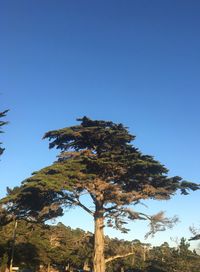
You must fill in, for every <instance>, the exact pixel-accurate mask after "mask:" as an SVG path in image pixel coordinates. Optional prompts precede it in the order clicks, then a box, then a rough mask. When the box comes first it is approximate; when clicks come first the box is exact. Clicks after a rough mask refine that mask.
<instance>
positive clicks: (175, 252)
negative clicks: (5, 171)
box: [0, 220, 200, 272]
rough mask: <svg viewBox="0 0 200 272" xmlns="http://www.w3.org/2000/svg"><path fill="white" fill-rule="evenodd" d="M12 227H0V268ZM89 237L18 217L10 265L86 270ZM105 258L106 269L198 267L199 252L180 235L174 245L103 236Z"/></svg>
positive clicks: (193, 271)
mask: <svg viewBox="0 0 200 272" xmlns="http://www.w3.org/2000/svg"><path fill="white" fill-rule="evenodd" d="M13 227H14V223H13V222H11V223H10V224H8V225H6V226H4V227H1V229H0V260H1V271H2V272H4V271H5V265H6V263H8V262H9V259H10V255H11V247H12V235H13ZM93 239H94V238H93V234H92V233H90V232H85V231H83V230H81V229H71V228H70V227H66V226H65V225H63V224H62V223H58V224H57V225H54V226H50V225H45V224H32V223H28V222H26V221H23V220H21V221H19V222H18V229H17V234H16V241H15V254H14V266H19V267H20V268H23V267H24V268H30V269H32V270H33V271H37V270H39V267H40V266H41V265H42V266H43V270H46V271H47V270H48V268H52V267H54V268H55V269H58V270H64V269H65V268H66V267H68V270H69V271H77V270H79V269H80V270H81V269H84V270H89V269H90V268H91V267H92V256H93V243H94V241H93ZM130 253H131V254H130ZM115 256H116V258H114V257H115ZM118 256H120V257H119V258H118ZM105 258H106V259H107V260H110V261H109V262H108V264H107V271H108V272H113V271H120V272H121V271H130V272H131V271H133V272H136V271H138V272H139V271H143V272H150V271H151V272H162V271H163V272H164V271H166V272H167V271H168V272H173V271H178V272H189V271H190V272H199V271H200V256H199V255H197V253H196V252H195V251H191V250H190V249H189V243H188V242H187V241H186V239H184V238H182V239H181V241H180V242H179V244H178V245H177V246H176V247H170V246H169V245H168V243H164V244H162V245H161V246H156V247H151V245H150V244H145V243H141V242H140V241H139V240H134V241H125V240H119V239H117V238H114V239H111V238H109V237H107V236H106V237H105ZM49 271H50V269H49Z"/></svg>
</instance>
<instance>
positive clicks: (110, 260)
mask: <svg viewBox="0 0 200 272" xmlns="http://www.w3.org/2000/svg"><path fill="white" fill-rule="evenodd" d="M134 253H135V252H129V253H126V254H122V255H115V256H112V257H109V258H108V259H106V260H105V263H108V262H112V261H113V260H115V259H119V258H124V257H127V256H130V255H133V254H134Z"/></svg>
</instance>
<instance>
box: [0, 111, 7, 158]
mask: <svg viewBox="0 0 200 272" xmlns="http://www.w3.org/2000/svg"><path fill="white" fill-rule="evenodd" d="M7 112H8V110H5V111H2V112H0V119H1V118H3V117H5V116H6V114H7ZM7 123H8V122H5V121H2V120H0V133H2V132H3V131H2V130H1V127H2V126H4V125H6V124H7ZM0 145H1V143H0ZM4 149H5V148H2V147H1V146H0V155H2V153H3V151H4Z"/></svg>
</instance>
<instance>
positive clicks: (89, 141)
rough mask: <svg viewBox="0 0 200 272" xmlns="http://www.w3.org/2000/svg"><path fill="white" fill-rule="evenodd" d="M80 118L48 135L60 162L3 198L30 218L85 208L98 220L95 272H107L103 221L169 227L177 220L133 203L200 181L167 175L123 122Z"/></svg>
mask: <svg viewBox="0 0 200 272" xmlns="http://www.w3.org/2000/svg"><path fill="white" fill-rule="evenodd" d="M77 120H78V121H79V122H81V123H80V124H79V125H76V126H71V127H67V128H63V129H59V130H53V131H49V132H47V133H46V134H45V135H44V139H49V141H50V144H49V147H50V148H57V149H59V150H61V153H60V155H59V157H58V160H57V161H56V162H55V163H53V164H52V165H51V166H48V167H45V168H43V169H41V170H40V171H37V172H35V173H33V175H32V177H30V178H28V179H26V180H25V181H23V183H22V185H21V187H19V188H15V189H13V190H10V193H9V195H8V196H7V198H5V199H4V200H3V202H4V203H7V208H8V212H10V213H15V215H16V217H23V218H26V219H28V220H40V221H45V220H48V219H50V218H54V217H57V216H61V215H63V213H64V209H65V208H71V207H72V206H79V207H81V208H82V209H84V210H85V211H86V212H87V213H88V214H90V215H91V216H93V218H94V258H93V266H94V272H104V271H105V258H104V226H105V224H107V225H108V226H110V227H113V228H116V229H119V230H121V231H123V232H127V231H128V229H127V228H125V227H124V225H125V224H126V219H127V218H128V219H132V220H149V222H150V231H149V233H148V234H155V232H156V231H159V230H165V228H166V227H172V225H173V223H174V222H175V221H176V218H172V219H168V218H165V217H164V213H163V212H159V213H158V214H157V215H152V216H151V215H147V214H144V213H140V212H138V211H136V210H135V209H133V208H132V207H133V206H130V205H131V204H133V205H136V204H138V203H140V201H141V200H143V199H154V200H168V199H170V198H171V196H173V195H174V194H175V192H176V191H177V190H180V191H181V193H182V194H184V195H186V194H188V190H197V189H199V185H197V184H195V183H191V182H187V181H184V180H183V179H182V178H180V177H178V176H175V177H168V176H167V173H168V170H167V169H166V167H165V166H163V165H162V164H160V162H158V161H156V160H155V159H154V158H153V157H152V156H149V155H143V154H142V153H141V152H140V151H139V150H138V149H137V148H136V147H134V146H133V145H132V144H131V142H132V141H133V140H134V139H135V136H133V135H131V134H130V133H129V132H128V130H127V128H126V127H124V126H123V125H122V124H115V123H113V122H110V121H109V122H108V121H101V120H100V121H99V120H91V119H89V118H87V117H83V118H81V119H77ZM83 194H88V195H89V197H90V198H91V200H92V202H93V205H94V209H91V208H90V207H88V206H86V205H85V204H84V203H82V202H81V196H82V195H83Z"/></svg>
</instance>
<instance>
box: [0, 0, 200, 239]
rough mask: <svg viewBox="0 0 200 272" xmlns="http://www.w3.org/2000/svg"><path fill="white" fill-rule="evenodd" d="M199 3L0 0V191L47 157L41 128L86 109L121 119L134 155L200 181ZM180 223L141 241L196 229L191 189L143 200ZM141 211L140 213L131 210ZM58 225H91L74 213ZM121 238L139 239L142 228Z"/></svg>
mask: <svg viewBox="0 0 200 272" xmlns="http://www.w3.org/2000/svg"><path fill="white" fill-rule="evenodd" d="M199 13H200V2H199V1H197V0H193V1H185V0H166V1H160V0H151V1H148V0H126V1H118V0H109V1H107V0H106V1H104V0H101V1H97V0H93V1H92V0H84V1H83V0H77V1H69V0H60V1H55V0H54V1H52V0H42V1H38V0H34V1H33V0H31V1H25V0H24V1H22V0H18V1H14V0H12V1H11V0H6V1H1V3H0V37H1V42H0V99H1V110H4V109H6V108H9V109H10V112H9V114H8V116H7V119H8V120H9V121H10V124H9V125H8V126H7V127H5V132H6V133H5V134H4V135H2V136H1V141H3V143H4V146H5V147H6V152H5V153H4V155H3V156H2V158H1V163H0V168H1V170H0V182H1V183H0V184H1V192H0V194H1V196H3V195H4V194H5V188H6V186H9V187H13V186H15V185H19V184H20V182H21V181H22V180H23V179H25V178H26V177H28V176H30V174H31V173H32V172H33V171H35V170H38V169H40V168H42V167H44V166H46V165H49V164H51V163H52V162H53V161H54V160H55V156H56V152H55V151H49V150H48V143H47V142H46V141H42V140H41V138H42V136H43V134H44V133H45V132H46V131H48V130H51V129H56V128H61V127H65V126H69V125H72V124H75V119H76V118H77V117H81V116H83V115H87V116H89V117H90V118H94V119H106V120H112V121H114V122H122V123H123V124H125V125H126V126H128V127H129V130H130V132H131V133H132V134H134V135H136V136H137V138H136V141H135V145H136V146H137V147H139V148H140V149H141V150H142V151H143V152H144V153H146V154H151V155H154V156H155V158H156V159H158V160H160V161H161V162H162V163H163V164H165V165H166V166H167V168H168V169H170V172H169V174H170V175H180V176H182V177H183V178H185V179H187V180H190V181H196V182H199V181H200V172H199V163H200V158H199V154H200V145H199V134H200V120H199V119H200V107H199V103H200V76H199V74H200V17H199ZM148 204H149V208H148V209H147V210H146V211H147V212H148V213H154V212H157V211H159V210H166V212H167V214H168V215H170V216H172V215H174V214H177V215H179V218H180V221H181V222H180V223H179V224H178V225H177V226H176V227H175V228H174V229H173V230H170V231H166V232H163V233H159V234H157V235H156V237H155V238H154V239H149V240H148V242H151V243H161V242H163V241H166V240H167V241H169V242H170V237H176V236H178V237H182V236H186V237H190V233H189V231H188V227H189V226H190V225H192V224H195V225H197V226H198V225H200V218H199V214H198V212H197V210H198V207H199V204H200V192H195V193H192V194H191V195H190V196H186V197H183V196H180V195H177V196H175V197H174V198H173V199H172V200H171V201H168V202H166V201H165V202H152V201H151V202H149V203H148ZM141 209H143V208H142V207H141ZM63 220H64V222H65V223H66V224H67V225H71V226H73V227H82V228H84V229H89V230H92V221H91V220H90V219H89V218H88V217H86V216H85V214H84V213H82V212H81V211H78V210H77V211H76V210H75V211H74V210H73V211H72V212H69V213H67V214H66V216H65V217H64V218H63ZM130 226H131V231H130V233H129V234H128V235H121V234H120V233H119V232H113V231H111V230H106V232H107V233H108V234H109V235H112V236H117V237H119V238H124V239H131V240H133V239H136V238H139V239H141V240H143V237H144V234H145V233H146V230H147V228H146V225H145V224H141V223H134V224H131V225H130Z"/></svg>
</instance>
